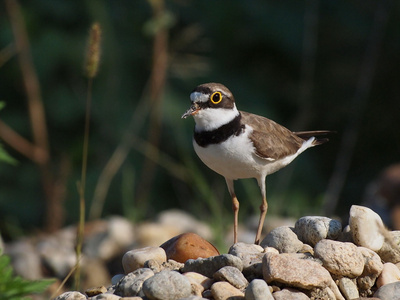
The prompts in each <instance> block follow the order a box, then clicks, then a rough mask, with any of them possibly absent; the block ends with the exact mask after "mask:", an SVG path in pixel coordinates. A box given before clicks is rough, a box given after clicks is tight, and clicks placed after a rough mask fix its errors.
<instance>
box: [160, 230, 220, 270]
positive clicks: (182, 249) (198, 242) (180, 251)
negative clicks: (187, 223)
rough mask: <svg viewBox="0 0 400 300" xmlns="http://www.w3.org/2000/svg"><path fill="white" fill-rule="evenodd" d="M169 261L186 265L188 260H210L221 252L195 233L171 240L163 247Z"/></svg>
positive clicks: (184, 234)
mask: <svg viewBox="0 0 400 300" xmlns="http://www.w3.org/2000/svg"><path fill="white" fill-rule="evenodd" d="M160 247H161V248H163V249H164V250H165V253H166V255H167V259H173V260H175V261H177V262H181V263H184V262H185V261H187V260H188V259H197V258H200V257H201V258H208V257H210V256H216V255H219V251H218V250H217V248H215V247H214V246H213V245H212V244H211V243H210V242H208V241H206V240H205V239H203V238H202V237H201V236H199V235H197V234H195V233H191V232H188V233H183V234H180V235H177V236H175V237H173V238H172V239H169V240H168V241H166V242H165V243H163V244H162V245H161V246H160Z"/></svg>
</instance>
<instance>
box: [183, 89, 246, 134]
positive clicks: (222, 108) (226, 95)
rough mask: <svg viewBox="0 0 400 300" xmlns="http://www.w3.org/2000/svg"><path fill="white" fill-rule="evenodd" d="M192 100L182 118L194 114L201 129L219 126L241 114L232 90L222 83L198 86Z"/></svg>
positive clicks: (191, 96)
mask: <svg viewBox="0 0 400 300" xmlns="http://www.w3.org/2000/svg"><path fill="white" fill-rule="evenodd" d="M190 101H191V102H192V105H191V106H190V108H189V109H188V110H187V111H186V112H185V113H184V114H183V115H182V118H183V119H185V118H187V117H188V116H193V117H194V119H195V122H196V125H197V127H199V128H197V127H196V128H197V129H200V130H212V129H215V128H218V127H219V126H220V125H223V124H226V123H228V122H229V121H231V120H232V119H233V118H234V117H236V116H237V115H238V114H239V112H238V110H237V109H236V105H235V98H234V97H233V95H232V93H231V91H230V90H229V89H228V88H227V87H226V86H224V85H222V84H220V83H205V84H201V85H199V86H197V87H196V88H195V89H194V90H193V91H192V93H191V94H190Z"/></svg>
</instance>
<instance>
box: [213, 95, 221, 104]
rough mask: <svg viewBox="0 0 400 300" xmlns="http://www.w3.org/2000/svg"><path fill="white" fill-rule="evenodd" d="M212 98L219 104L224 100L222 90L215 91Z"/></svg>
mask: <svg viewBox="0 0 400 300" xmlns="http://www.w3.org/2000/svg"><path fill="white" fill-rule="evenodd" d="M210 100H211V102H212V103H213V104H218V103H220V102H221V101H222V94H221V92H215V93H213V94H212V95H211V97H210Z"/></svg>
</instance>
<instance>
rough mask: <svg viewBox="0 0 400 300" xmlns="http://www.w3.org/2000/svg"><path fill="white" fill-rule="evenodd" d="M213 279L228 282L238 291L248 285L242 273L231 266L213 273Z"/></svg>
mask: <svg viewBox="0 0 400 300" xmlns="http://www.w3.org/2000/svg"><path fill="white" fill-rule="evenodd" d="M214 279H215V280H217V281H226V282H229V283H230V284H231V285H233V286H234V287H235V288H238V289H240V290H244V289H245V288H246V287H247V286H248V284H249V282H248V281H247V279H246V278H245V277H244V275H243V273H242V272H241V271H239V269H237V268H235V267H232V266H226V267H223V268H221V269H219V270H218V271H217V272H215V273H214Z"/></svg>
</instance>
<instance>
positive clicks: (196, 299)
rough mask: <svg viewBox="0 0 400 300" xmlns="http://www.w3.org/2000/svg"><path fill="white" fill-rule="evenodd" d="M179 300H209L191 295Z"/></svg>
mask: <svg viewBox="0 0 400 300" xmlns="http://www.w3.org/2000/svg"><path fill="white" fill-rule="evenodd" d="M122 300H123V299H122ZM179 300H207V298H203V297H200V296H195V295H191V296H189V297H185V298H181V299H179Z"/></svg>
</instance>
